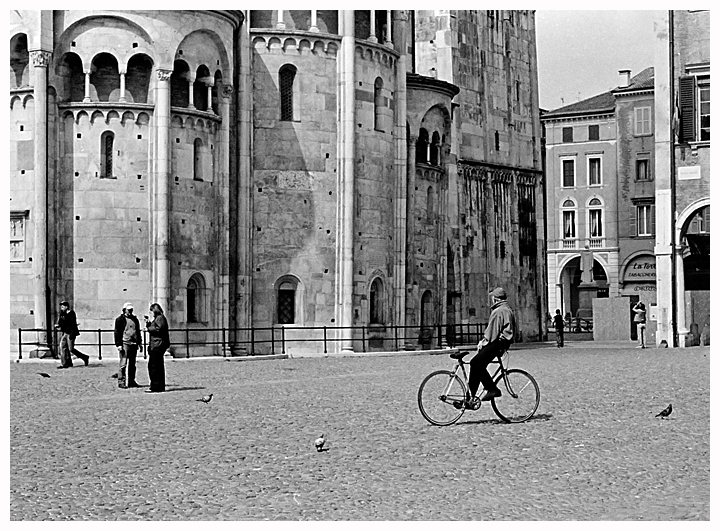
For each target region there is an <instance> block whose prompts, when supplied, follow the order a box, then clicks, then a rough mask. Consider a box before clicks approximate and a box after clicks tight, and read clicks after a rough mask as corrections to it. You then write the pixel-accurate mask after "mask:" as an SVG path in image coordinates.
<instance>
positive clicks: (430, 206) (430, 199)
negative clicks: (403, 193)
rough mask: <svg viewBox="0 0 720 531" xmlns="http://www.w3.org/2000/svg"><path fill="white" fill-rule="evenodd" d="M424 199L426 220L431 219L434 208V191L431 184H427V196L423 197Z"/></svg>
mask: <svg viewBox="0 0 720 531" xmlns="http://www.w3.org/2000/svg"><path fill="white" fill-rule="evenodd" d="M425 201H426V205H425V206H426V210H427V217H428V220H432V217H433V214H434V210H435V193H434V190H433V187H432V186H428V189H427V197H426V198H425Z"/></svg>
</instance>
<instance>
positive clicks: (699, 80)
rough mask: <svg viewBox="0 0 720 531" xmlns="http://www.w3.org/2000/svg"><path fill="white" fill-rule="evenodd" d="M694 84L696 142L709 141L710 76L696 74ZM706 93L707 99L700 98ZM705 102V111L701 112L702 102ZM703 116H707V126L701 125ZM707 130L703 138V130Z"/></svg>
mask: <svg viewBox="0 0 720 531" xmlns="http://www.w3.org/2000/svg"><path fill="white" fill-rule="evenodd" d="M695 85H696V88H695V90H696V93H697V96H696V99H695V102H696V103H695V115H696V121H697V125H696V131H697V135H696V140H697V141H698V142H710V125H709V124H710V112H711V107H712V106H711V105H710V102H711V99H712V91H711V90H710V76H697V77H696V80H695ZM704 92H706V93H707V100H703V99H702V95H703V93H704ZM704 103H707V107H708V108H707V113H704V112H703V104H704ZM703 116H707V117H708V125H707V127H703ZM704 130H707V138H703V131H704Z"/></svg>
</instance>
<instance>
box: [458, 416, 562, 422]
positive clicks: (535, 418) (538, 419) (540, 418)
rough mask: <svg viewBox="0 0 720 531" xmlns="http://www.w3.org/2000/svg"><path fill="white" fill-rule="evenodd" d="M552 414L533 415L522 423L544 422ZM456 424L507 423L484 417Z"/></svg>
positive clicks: (550, 417)
mask: <svg viewBox="0 0 720 531" xmlns="http://www.w3.org/2000/svg"><path fill="white" fill-rule="evenodd" d="M552 418H553V416H552V415H549V414H542V415H535V416H533V417H531V418H529V419H528V420H526V421H525V422H523V423H522V424H529V423H531V422H544V421H548V420H550V419H552ZM457 424H507V422H505V421H504V420H500V419H484V420H466V421H463V422H457Z"/></svg>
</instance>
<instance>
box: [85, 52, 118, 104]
mask: <svg viewBox="0 0 720 531" xmlns="http://www.w3.org/2000/svg"><path fill="white" fill-rule="evenodd" d="M90 87H91V89H90V90H91V96H90V97H91V99H92V100H93V101H118V100H119V99H120V70H119V69H118V62H117V59H116V58H115V56H114V55H111V54H109V53H106V52H103V53H99V54H97V55H96V56H95V57H94V58H93V60H92V69H91V72H90ZM93 91H94V96H95V97H93Z"/></svg>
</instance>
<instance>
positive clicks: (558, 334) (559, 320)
mask: <svg viewBox="0 0 720 531" xmlns="http://www.w3.org/2000/svg"><path fill="white" fill-rule="evenodd" d="M553 326H554V327H555V339H556V340H557V346H558V348H560V347H564V346H565V319H563V316H562V313H560V310H555V317H553Z"/></svg>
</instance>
